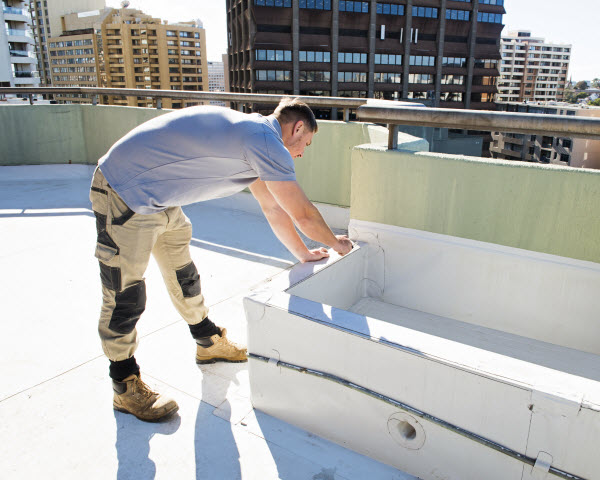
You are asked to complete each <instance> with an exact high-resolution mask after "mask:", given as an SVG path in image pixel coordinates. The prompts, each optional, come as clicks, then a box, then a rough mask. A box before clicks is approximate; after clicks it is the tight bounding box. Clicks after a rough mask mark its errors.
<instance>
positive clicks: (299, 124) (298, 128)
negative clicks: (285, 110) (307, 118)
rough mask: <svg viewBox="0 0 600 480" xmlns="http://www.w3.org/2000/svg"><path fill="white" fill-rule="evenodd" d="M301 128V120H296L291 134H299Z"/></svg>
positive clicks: (302, 125)
mask: <svg viewBox="0 0 600 480" xmlns="http://www.w3.org/2000/svg"><path fill="white" fill-rule="evenodd" d="M303 128H304V122H303V121H302V120H298V121H297V122H296V123H295V124H294V129H293V130H292V132H293V134H294V135H296V134H297V133H300V132H301V131H302V129H303Z"/></svg>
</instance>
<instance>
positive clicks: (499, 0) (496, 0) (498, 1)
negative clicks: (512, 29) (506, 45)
mask: <svg viewBox="0 0 600 480" xmlns="http://www.w3.org/2000/svg"><path fill="white" fill-rule="evenodd" d="M459 1H461V0H459ZM479 3H485V4H486V5H500V6H502V5H504V0H479ZM519 36H520V35H519Z"/></svg>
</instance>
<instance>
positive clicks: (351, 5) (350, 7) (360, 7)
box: [340, 0, 369, 13]
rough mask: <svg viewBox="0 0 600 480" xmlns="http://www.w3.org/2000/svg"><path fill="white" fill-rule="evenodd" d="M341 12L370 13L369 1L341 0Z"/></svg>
mask: <svg viewBox="0 0 600 480" xmlns="http://www.w3.org/2000/svg"><path fill="white" fill-rule="evenodd" d="M340 12H354V13H369V2H355V1H350V0H346V1H344V0H340Z"/></svg>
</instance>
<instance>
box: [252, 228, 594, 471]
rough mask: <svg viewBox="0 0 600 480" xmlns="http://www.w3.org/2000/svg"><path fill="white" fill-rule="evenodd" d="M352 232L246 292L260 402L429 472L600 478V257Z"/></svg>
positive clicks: (417, 234) (415, 234)
mask: <svg viewBox="0 0 600 480" xmlns="http://www.w3.org/2000/svg"><path fill="white" fill-rule="evenodd" d="M350 234H351V236H352V238H354V239H357V240H359V241H360V242H361V243H360V245H357V247H356V248H355V249H354V250H353V251H352V252H351V253H350V254H348V255H347V256H345V257H342V258H340V257H338V256H336V255H335V254H333V255H332V257H331V258H330V259H328V260H327V261H323V262H321V263H320V264H317V265H315V264H311V265H306V264H305V265H298V266H297V267H295V268H294V269H292V270H291V271H289V272H285V273H284V274H282V276H281V277H280V278H279V279H277V280H275V281H274V282H273V285H272V288H270V289H269V290H265V291H262V292H257V293H256V294H254V295H253V296H251V297H248V298H247V299H246V300H245V307H246V314H247V318H248V348H249V352H250V355H251V358H250V365H249V368H250V384H251V391H252V402H253V404H254V406H255V407H256V408H258V409H260V410H263V411H265V412H266V413H268V414H271V415H274V416H276V417H279V418H281V419H283V420H286V421H288V422H290V423H293V424H295V425H298V426H300V427H301V428H304V429H306V430H309V431H311V432H314V433H315V434H317V435H320V436H323V437H325V438H328V439H331V440H333V441H335V442H337V443H339V444H341V445H344V446H346V447H348V448H351V449H353V450H356V451H358V452H360V453H363V454H365V455H368V456H370V457H372V458H375V459H377V460H379V461H382V462H384V463H387V464H390V465H393V466H395V467H396V468H398V469H400V470H402V471H405V472H408V473H410V474H413V475H415V476H417V477H419V478H421V479H424V480H428V479H432V480H433V479H441V478H443V479H448V480H451V479H452V480H453V479H455V480H459V479H460V480H470V479H472V480H481V479H486V480H496V479H497V480H511V479H534V478H548V479H550V478H561V475H562V478H587V479H593V478H600V473H599V472H600V456H598V455H597V445H598V443H599V442H600V355H599V351H598V344H599V343H600V342H599V341H598V340H599V339H600V332H599V331H598V325H597V323H598V322H597V317H598V312H599V311H600V304H598V300H594V298H598V297H597V296H595V297H594V294H593V292H597V291H598V288H600V265H599V264H596V263H592V262H585V261H577V260H572V259H567V258H563V257H558V256H553V255H548V254H539V253H537V252H531V251H525V250H519V249H515V248H511V247H502V246H499V245H493V244H488V243H484V242H479V241H472V240H466V239H459V238H456V237H449V236H445V235H439V234H429V233H426V232H422V231H416V230H410V229H406V228H401V227H392V226H389V225H381V224H374V223H370V222H359V221H355V220H353V221H351V223H350ZM557 475H558V476H557ZM569 475H571V477H569Z"/></svg>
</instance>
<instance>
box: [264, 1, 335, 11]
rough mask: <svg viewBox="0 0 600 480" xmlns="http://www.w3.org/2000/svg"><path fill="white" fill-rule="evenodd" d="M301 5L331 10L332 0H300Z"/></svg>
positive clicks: (302, 6)
mask: <svg viewBox="0 0 600 480" xmlns="http://www.w3.org/2000/svg"><path fill="white" fill-rule="evenodd" d="M267 1H268V0H267ZM340 3H342V2H340ZM299 7H300V8H309V9H314V10H331V0H300V1H299Z"/></svg>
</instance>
